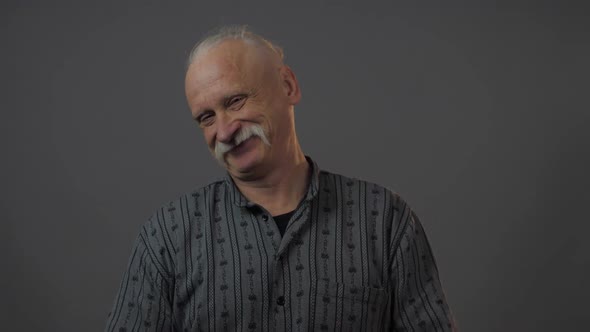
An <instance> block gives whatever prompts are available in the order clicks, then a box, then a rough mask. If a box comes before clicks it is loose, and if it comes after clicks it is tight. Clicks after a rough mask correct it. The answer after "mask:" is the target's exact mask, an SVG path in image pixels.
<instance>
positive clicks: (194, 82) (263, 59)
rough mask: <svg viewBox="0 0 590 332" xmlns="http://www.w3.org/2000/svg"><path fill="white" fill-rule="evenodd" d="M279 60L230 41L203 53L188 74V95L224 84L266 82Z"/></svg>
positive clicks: (191, 66) (255, 47) (240, 42)
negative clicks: (267, 76) (266, 77)
mask: <svg viewBox="0 0 590 332" xmlns="http://www.w3.org/2000/svg"><path fill="white" fill-rule="evenodd" d="M275 65H276V59H273V55H272V54H269V53H268V51H266V50H265V49H264V48H261V47H259V46H257V45H252V44H249V43H246V42H244V41H240V40H228V41H224V42H221V43H219V44H217V45H214V46H212V47H210V48H208V49H205V50H203V51H202V52H199V54H197V56H195V58H194V59H193V62H192V63H191V64H190V66H189V68H188V70H187V73H186V80H185V84H186V92H187V95H190V94H193V93H196V92H197V91H194V90H195V89H198V88H199V89H198V90H200V88H202V87H208V86H212V85H214V84H216V83H219V82H220V81H224V82H225V83H227V84H229V83H232V84H253V83H254V82H258V81H262V80H264V79H265V75H267V74H268V73H269V69H271V68H273V67H275Z"/></svg>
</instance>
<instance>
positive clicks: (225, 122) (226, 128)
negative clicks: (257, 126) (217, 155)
mask: <svg viewBox="0 0 590 332" xmlns="http://www.w3.org/2000/svg"><path fill="white" fill-rule="evenodd" d="M216 123H217V133H216V140H217V141H219V142H222V143H227V144H229V143H231V142H232V140H233V138H234V136H235V134H236V133H237V132H238V130H239V129H240V122H239V121H235V120H234V119H233V118H232V117H231V116H228V115H227V114H226V113H224V112H221V114H219V115H218V117H217V121H216Z"/></svg>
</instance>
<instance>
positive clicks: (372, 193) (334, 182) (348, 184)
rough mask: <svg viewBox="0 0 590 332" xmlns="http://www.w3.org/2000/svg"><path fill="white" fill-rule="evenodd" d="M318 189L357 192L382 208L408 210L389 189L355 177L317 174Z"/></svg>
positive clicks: (397, 194) (328, 172) (323, 171)
mask: <svg viewBox="0 0 590 332" xmlns="http://www.w3.org/2000/svg"><path fill="white" fill-rule="evenodd" d="M319 181H320V188H326V187H332V188H334V189H338V190H346V189H348V190H353V191H357V192H358V193H359V195H361V196H363V197H365V198H366V197H370V198H372V199H379V200H380V201H382V203H383V204H381V206H383V208H385V209H393V210H396V211H401V210H405V209H408V208H409V206H408V203H407V202H406V201H405V200H404V198H402V196H401V195H400V194H399V193H398V192H396V191H395V190H393V189H391V188H390V187H388V186H386V185H383V184H378V183H375V182H372V181H367V180H364V179H361V178H357V177H351V176H346V175H342V174H338V173H334V172H330V171H326V170H320V172H319Z"/></svg>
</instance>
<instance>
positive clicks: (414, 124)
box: [0, 1, 590, 331]
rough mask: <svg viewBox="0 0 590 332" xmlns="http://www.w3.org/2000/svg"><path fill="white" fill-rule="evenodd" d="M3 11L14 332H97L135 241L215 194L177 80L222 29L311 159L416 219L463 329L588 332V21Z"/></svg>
mask: <svg viewBox="0 0 590 332" xmlns="http://www.w3.org/2000/svg"><path fill="white" fill-rule="evenodd" d="M123 3H124V4H123ZM1 6H2V10H1V13H2V14H1V17H0V19H1V20H0V25H1V27H2V29H1V40H2V46H1V49H2V52H0V53H1V55H0V56H1V57H2V58H1V60H2V61H1V63H0V66H1V73H2V76H1V78H0V82H1V84H2V85H1V88H2V98H1V99H0V107H1V111H2V113H1V118H0V125H1V133H0V135H2V136H1V144H2V145H1V148H2V150H1V158H2V159H1V163H0V176H1V177H2V178H1V181H2V182H1V183H2V185H1V188H2V189H1V193H2V196H1V213H2V221H3V222H2V225H3V226H2V231H1V232H0V234H1V237H0V243H2V250H1V252H2V254H3V256H4V258H3V260H2V261H3V265H2V273H1V278H2V279H1V281H2V283H1V285H2V295H1V297H0V298H1V299H0V301H1V305H2V308H0V309H1V310H0V314H1V321H2V323H1V325H2V326H1V327H0V328H2V330H6V331H12V330H19V331H92V330H101V329H102V328H103V326H104V322H105V318H106V314H107V312H108V311H109V310H110V307H111V303H112V301H113V299H114V296H115V292H116V289H117V287H118V285H119V282H120V278H121V277H122V273H123V271H124V268H125V265H126V263H127V259H128V255H129V253H130V250H131V244H132V241H133V239H134V238H135V236H136V234H137V232H138V230H139V227H140V225H141V224H142V223H143V222H144V221H145V220H146V218H147V217H148V216H149V215H150V214H151V213H152V212H153V211H154V209H156V208H157V206H159V205H160V204H162V203H164V202H165V201H167V200H170V199H173V198H176V197H177V196H179V195H180V194H182V193H184V192H187V191H189V190H191V189H192V188H195V187H196V186H200V185H203V184H206V183H207V182H209V181H210V180H212V179H213V178H214V177H217V176H219V175H221V174H222V170H221V169H220V168H218V167H217V165H216V164H215V162H214V161H213V159H212V158H211V157H210V155H209V154H208V151H207V149H206V147H205V144H204V141H203V139H202V137H201V134H200V131H199V129H198V128H197V127H196V125H195V124H194V123H193V122H192V121H191V118H190V113H189V110H188V107H187V106H186V104H185V100H184V96H183V93H184V92H183V91H184V90H183V78H184V60H185V56H186V55H187V52H188V51H189V50H190V48H191V46H192V44H193V43H194V42H195V41H196V40H197V39H199V37H200V36H201V35H202V34H203V33H204V32H205V31H207V30H209V29H211V28H213V27H215V26H218V25H221V24H229V23H240V24H243V23H246V24H250V25H251V26H252V27H253V28H254V29H255V31H258V32H260V33H261V34H263V35H266V36H268V37H269V38H270V39H272V40H274V41H276V42H277V43H278V44H279V45H281V46H283V47H284V49H285V52H286V55H287V58H286V60H287V62H288V64H290V65H291V66H292V68H293V69H294V71H295V73H296V74H297V75H298V78H299V81H300V85H301V88H302V91H303V99H302V102H301V104H300V105H299V106H298V107H297V108H296V119H297V128H298V133H299V137H300V140H301V143H302V146H303V148H304V151H305V153H306V154H308V155H311V156H312V157H313V158H314V159H315V160H316V161H317V162H318V163H319V165H320V166H321V167H323V168H325V169H328V170H331V171H334V172H338V173H342V174H346V175H351V176H355V177H359V178H362V179H366V180H370V181H373V182H378V183H380V184H383V185H386V186H387V187H389V188H392V189H394V190H395V191H397V192H399V193H400V194H401V195H402V196H403V197H405V198H406V200H407V201H408V202H409V203H410V205H411V206H412V207H413V208H414V209H415V210H416V211H417V213H418V215H419V216H420V217H421V219H422V221H423V223H424V225H425V227H426V230H427V232H428V234H429V238H430V240H431V244H432V246H433V248H434V251H435V256H436V258H437V261H438V265H439V270H440V274H441V279H442V282H443V284H444V287H445V289H446V293H447V296H448V299H449V301H450V304H451V305H452V309H453V311H454V314H455V316H456V319H457V322H458V324H459V326H460V327H461V329H462V330H464V331H500V330H512V331H532V330H535V331H556V330H559V331H566V330H581V329H585V328H587V324H588V320H589V319H588V311H589V310H588V309H589V305H588V300H589V287H588V280H589V278H590V273H589V270H590V258H589V253H590V245H589V244H588V241H587V240H586V238H587V234H588V231H589V230H590V227H589V225H588V222H589V221H590V220H589V218H588V212H587V206H588V205H589V204H588V203H590V194H589V191H588V187H589V185H590V177H589V176H588V169H590V153H589V151H590V149H589V147H590V146H589V143H590V130H589V128H588V127H589V125H588V124H589V122H590V116H589V113H590V111H589V110H590V107H589V106H590V105H589V102H588V96H589V93H588V91H589V87H590V84H589V81H588V78H589V77H590V70H589V65H588V60H589V59H590V43H589V39H590V38H589V30H590V24H589V20H588V17H589V15H588V14H589V12H588V11H587V10H586V9H585V8H583V7H581V6H576V7H574V6H570V5H567V4H566V3H564V2H558V1H555V2H553V3H551V2H544V3H543V4H542V5H541V4H537V5H534V6H528V7H527V6H516V5H514V4H512V5H510V6H506V5H502V6H501V5H498V4H495V5H494V4H493V3H492V2H488V3H487V4H485V5H483V4H479V5H474V4H471V5H469V6H465V5H459V4H451V3H448V2H445V5H444V6H442V5H441V4H438V5H436V4H434V3H432V4H425V3H421V4H420V5H418V4H416V5H414V6H413V7H410V6H408V5H404V4H399V3H396V2H385V1H384V2H383V3H382V4H363V5H358V4H357V5H352V4H346V3H344V2H340V1H332V2H317V3H315V4H313V5H311V4H303V3H298V2H290V3H280V4H271V3H267V4H255V3H248V4H239V3H227V2H216V3H214V4H213V3H205V2H197V1H190V2H189V1H178V2H174V4H164V2H158V1H142V2H138V3H135V4H131V3H129V2H112V3H109V2H108V1H107V2H105V1H70V2H65V1H18V2H17V1H12V2H10V1H8V2H7V1H4V2H3V4H2V5H1ZM394 156H395V157H394Z"/></svg>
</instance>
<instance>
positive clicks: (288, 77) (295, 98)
mask: <svg viewBox="0 0 590 332" xmlns="http://www.w3.org/2000/svg"><path fill="white" fill-rule="evenodd" d="M281 83H282V87H283V92H284V93H285V96H286V97H287V98H288V99H289V102H290V104H291V105H295V104H297V103H299V100H301V90H300V89H299V83H298V82H297V78H296V77H295V73H293V71H292V70H291V68H289V67H288V66H283V67H281Z"/></svg>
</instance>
